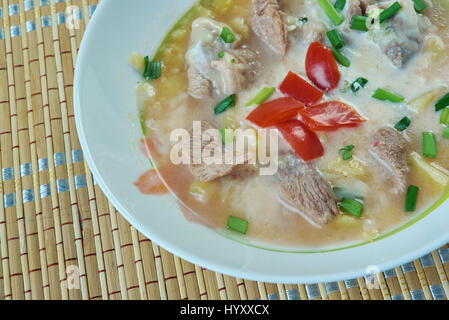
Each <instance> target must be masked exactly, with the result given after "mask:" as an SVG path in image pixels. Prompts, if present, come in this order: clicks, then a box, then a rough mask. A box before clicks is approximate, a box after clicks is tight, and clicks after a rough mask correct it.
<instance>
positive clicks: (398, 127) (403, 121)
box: [394, 117, 411, 131]
mask: <svg viewBox="0 0 449 320" xmlns="http://www.w3.org/2000/svg"><path fill="white" fill-rule="evenodd" d="M410 122H411V121H410V119H409V118H408V117H404V118H402V119H401V121H399V122H398V123H397V124H396V125H395V126H394V128H395V129H396V130H398V131H404V130H405V129H407V128H408V127H409V126H410Z"/></svg>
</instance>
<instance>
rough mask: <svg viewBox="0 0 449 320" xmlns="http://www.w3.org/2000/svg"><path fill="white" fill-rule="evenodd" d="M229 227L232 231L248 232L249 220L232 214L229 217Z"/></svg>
mask: <svg viewBox="0 0 449 320" xmlns="http://www.w3.org/2000/svg"><path fill="white" fill-rule="evenodd" d="M228 228H229V229H230V230H232V231H235V232H238V233H241V234H246V232H247V231H248V221H245V220H243V219H240V218H236V217H233V216H230V217H229V219H228Z"/></svg>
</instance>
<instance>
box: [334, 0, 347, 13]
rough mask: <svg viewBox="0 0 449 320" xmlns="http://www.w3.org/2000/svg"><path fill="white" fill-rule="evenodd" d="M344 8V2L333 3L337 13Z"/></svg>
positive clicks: (339, 0) (341, 0) (342, 0)
mask: <svg viewBox="0 0 449 320" xmlns="http://www.w3.org/2000/svg"><path fill="white" fill-rule="evenodd" d="M345 6H346V0H337V1H335V3H334V8H335V9H337V10H338V11H341V10H343V9H344V7H345Z"/></svg>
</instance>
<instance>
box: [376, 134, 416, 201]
mask: <svg viewBox="0 0 449 320" xmlns="http://www.w3.org/2000/svg"><path fill="white" fill-rule="evenodd" d="M372 142H373V147H372V148H371V150H370V152H371V154H372V155H373V156H374V157H375V158H376V159H377V160H378V161H379V162H380V163H381V164H382V165H383V166H385V168H386V169H388V171H389V172H390V173H391V174H392V178H393V179H392V180H393V182H394V184H393V192H394V193H395V194H402V193H404V192H405V190H406V188H407V184H408V164H407V147H408V144H409V143H408V141H407V140H406V139H405V138H404V137H403V136H402V134H400V133H399V132H397V131H396V130H395V129H393V128H381V129H379V130H377V131H376V133H375V134H374V136H373V137H372Z"/></svg>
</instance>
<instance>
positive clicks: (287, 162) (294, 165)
mask: <svg viewBox="0 0 449 320" xmlns="http://www.w3.org/2000/svg"><path fill="white" fill-rule="evenodd" d="M278 179H279V192H280V194H279V197H280V200H281V202H282V203H283V204H284V205H285V206H286V207H287V208H290V209H292V210H294V211H296V212H298V213H300V214H301V215H302V216H303V217H304V218H305V219H306V220H308V221H309V222H310V223H311V224H312V225H315V226H318V227H320V226H323V225H325V224H328V223H330V222H331V221H332V220H333V219H334V217H335V216H336V215H337V214H338V207H337V201H336V199H335V195H334V192H333V190H332V187H331V185H330V183H329V182H328V181H326V180H325V179H324V178H323V176H322V175H321V174H320V172H319V171H318V169H317V168H316V167H315V165H314V164H312V163H306V162H304V161H302V160H301V159H299V158H297V157H295V156H294V155H292V154H288V155H287V156H286V157H285V158H284V159H283V160H282V161H280V163H279V170H278Z"/></svg>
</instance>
